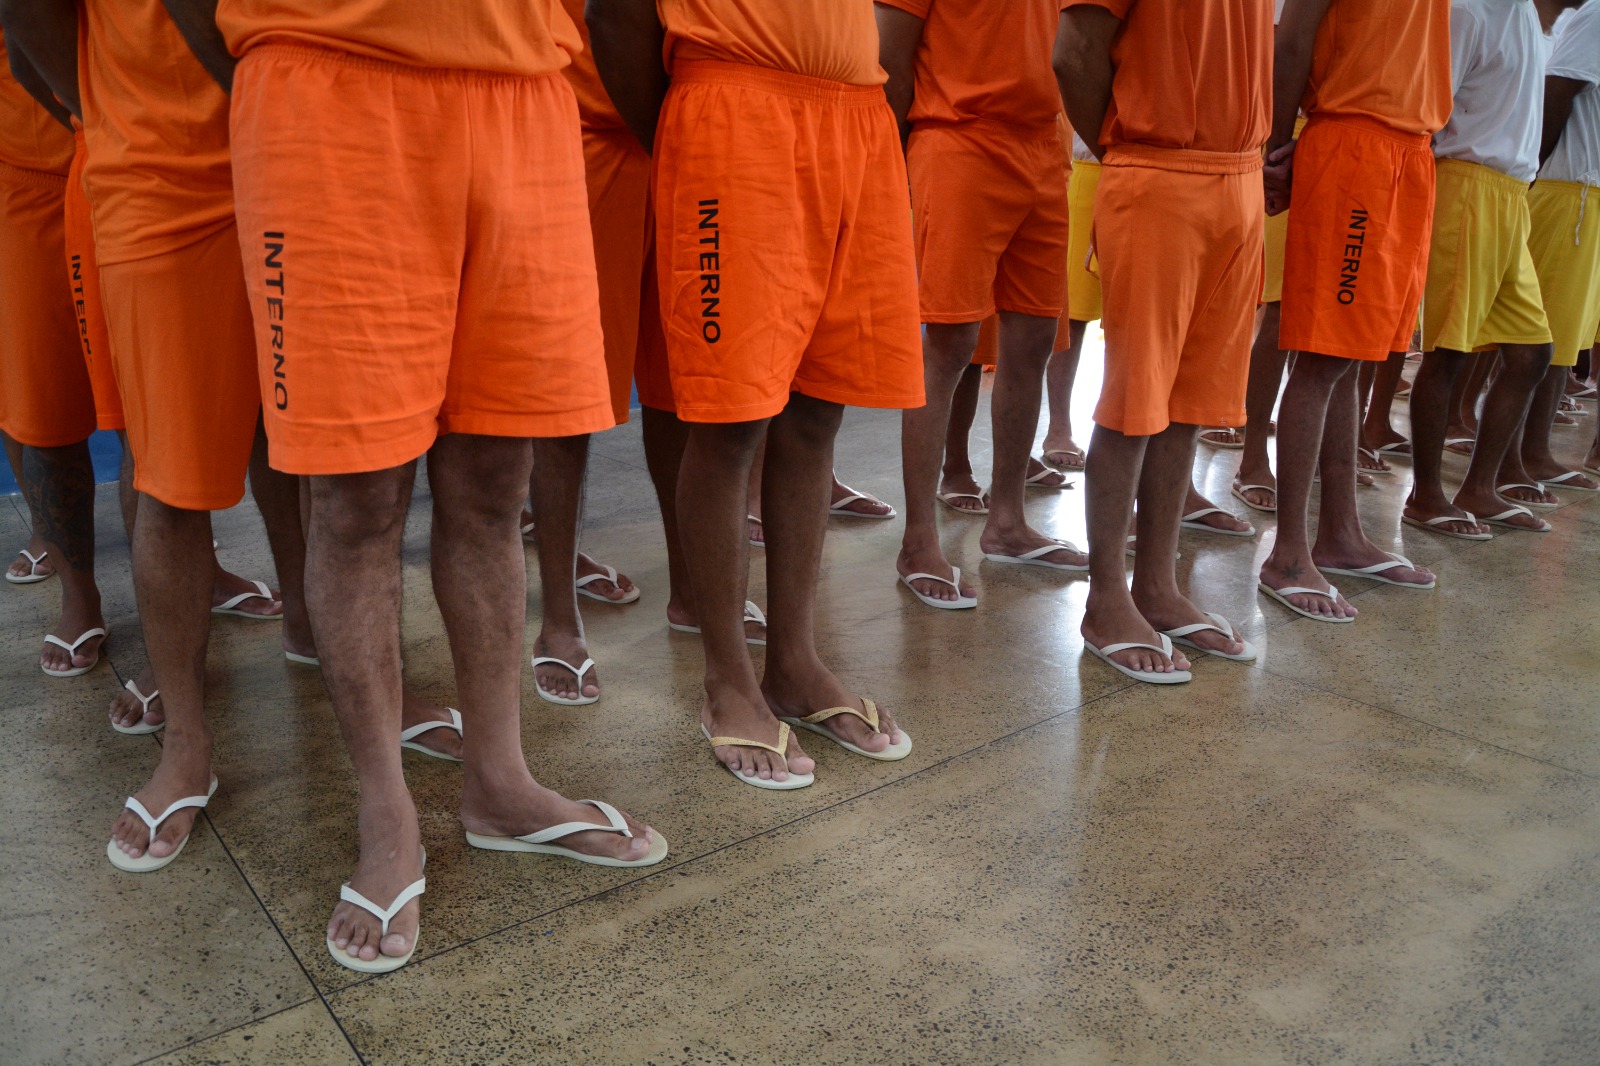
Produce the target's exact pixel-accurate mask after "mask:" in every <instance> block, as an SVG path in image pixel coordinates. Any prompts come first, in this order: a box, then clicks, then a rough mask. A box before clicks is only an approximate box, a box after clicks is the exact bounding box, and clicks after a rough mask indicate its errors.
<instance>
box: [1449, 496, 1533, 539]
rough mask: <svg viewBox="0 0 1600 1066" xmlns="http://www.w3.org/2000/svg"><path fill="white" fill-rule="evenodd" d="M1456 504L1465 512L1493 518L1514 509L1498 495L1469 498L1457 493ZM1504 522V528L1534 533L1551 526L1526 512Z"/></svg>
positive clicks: (1512, 516)
mask: <svg viewBox="0 0 1600 1066" xmlns="http://www.w3.org/2000/svg"><path fill="white" fill-rule="evenodd" d="M1454 502H1455V505H1456V506H1457V507H1458V508H1460V509H1461V510H1463V511H1467V512H1469V513H1471V514H1475V515H1482V516H1486V517H1491V518H1492V517H1494V516H1495V515H1499V514H1503V513H1504V512H1506V511H1509V510H1510V509H1511V507H1512V505H1511V504H1508V503H1507V502H1506V501H1505V500H1503V499H1501V498H1500V496H1499V494H1497V493H1490V494H1488V495H1485V496H1468V495H1466V494H1465V492H1457V493H1456V498H1455V501H1454ZM1502 521H1503V522H1504V523H1505V526H1504V527H1503V528H1509V529H1523V530H1529V531H1532V532H1540V531H1543V530H1545V529H1548V528H1549V526H1550V524H1549V523H1548V522H1546V521H1545V520H1544V519H1542V518H1540V517H1539V516H1537V515H1534V514H1530V513H1528V512H1526V511H1524V512H1523V513H1521V514H1515V515H1507V516H1506V517H1505V518H1504V519H1502Z"/></svg>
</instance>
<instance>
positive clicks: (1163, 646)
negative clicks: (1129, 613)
mask: <svg viewBox="0 0 1600 1066" xmlns="http://www.w3.org/2000/svg"><path fill="white" fill-rule="evenodd" d="M1157 635H1158V636H1159V637H1160V638H1161V643H1160V644H1145V643H1143V642H1142V641H1137V640H1128V641H1123V642H1122V643H1121V644H1107V645H1106V646H1105V647H1103V648H1101V649H1100V654H1101V655H1115V654H1116V653H1117V652H1119V651H1132V650H1133V649H1134V648H1143V649H1145V650H1146V651H1158V652H1160V653H1161V654H1162V655H1165V656H1166V657H1167V658H1169V659H1170V658H1172V638H1171V637H1169V636H1167V635H1166V634H1165V633H1160V634H1157Z"/></svg>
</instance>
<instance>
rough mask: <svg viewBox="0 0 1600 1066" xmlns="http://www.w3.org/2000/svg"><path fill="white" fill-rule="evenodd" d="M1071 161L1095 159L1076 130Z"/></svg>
mask: <svg viewBox="0 0 1600 1066" xmlns="http://www.w3.org/2000/svg"><path fill="white" fill-rule="evenodd" d="M1595 2H1596V3H1600V0H1595ZM1072 161H1073V162H1074V163H1082V162H1085V161H1087V162H1090V163H1093V162H1095V161H1096V160H1095V158H1094V153H1093V152H1091V151H1090V150H1089V146H1088V145H1087V144H1086V143H1084V140H1083V138H1082V137H1079V136H1078V131H1077V130H1073V131H1072Z"/></svg>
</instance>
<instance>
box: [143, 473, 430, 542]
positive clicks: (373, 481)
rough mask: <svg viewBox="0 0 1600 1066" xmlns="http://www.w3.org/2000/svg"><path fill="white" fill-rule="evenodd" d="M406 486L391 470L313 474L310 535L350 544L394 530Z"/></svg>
mask: <svg viewBox="0 0 1600 1066" xmlns="http://www.w3.org/2000/svg"><path fill="white" fill-rule="evenodd" d="M408 469H409V468H408ZM409 488H410V485H409V482H407V481H406V480H405V479H403V478H402V477H401V476H400V475H399V473H398V472H397V471H394V470H384V471H379V472H377V473H372V474H333V475H326V476H316V477H312V478H311V528H312V530H313V535H314V536H317V537H325V538H328V539H329V540H331V541H333V542H334V543H338V544H344V545H352V544H358V543H361V542H363V541H369V540H373V539H377V538H381V537H383V536H384V535H385V534H390V533H393V532H394V530H395V528H396V527H397V526H398V527H402V528H403V527H404V525H405V520H406V508H407V506H408V504H409V502H410V500H409V495H410V494H409V491H408V490H409ZM142 517H143V513H142V512H141V518H142Z"/></svg>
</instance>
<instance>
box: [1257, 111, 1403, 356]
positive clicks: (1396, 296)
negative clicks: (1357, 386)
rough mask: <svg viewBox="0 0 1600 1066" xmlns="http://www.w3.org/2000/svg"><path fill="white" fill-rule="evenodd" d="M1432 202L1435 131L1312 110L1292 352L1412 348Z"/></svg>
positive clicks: (1288, 256) (1295, 199)
mask: <svg viewBox="0 0 1600 1066" xmlns="http://www.w3.org/2000/svg"><path fill="white" fill-rule="evenodd" d="M1433 200H1434V164H1433V152H1432V150H1431V149H1430V148H1429V144H1428V138H1427V137H1424V136H1412V135H1410V134H1405V133H1400V132H1398V131H1396V130H1393V129H1390V128H1389V127H1388V126H1385V125H1383V124H1382V123H1381V122H1376V121H1373V120H1371V119H1363V118H1327V117H1323V116H1313V117H1312V118H1311V120H1310V122H1308V123H1307V124H1306V128H1305V132H1304V133H1302V134H1301V135H1300V142H1299V144H1298V145H1297V146H1296V147H1295V153H1294V191H1293V194H1292V196H1291V198H1290V210H1289V228H1288V238H1287V243H1286V244H1285V247H1284V253H1283V306H1282V310H1281V314H1282V316H1283V317H1282V325H1281V326H1280V327H1279V332H1278V337H1279V345H1280V346H1281V347H1282V348H1283V350H1284V351H1295V352H1317V353H1319V354H1321V355H1336V356H1340V357H1342V358H1345V359H1363V360H1368V361H1377V360H1382V359H1387V358H1388V357H1389V353H1390V352H1403V351H1405V350H1406V349H1407V348H1409V347H1410V346H1411V335H1412V334H1413V333H1415V332H1416V329H1417V309H1418V307H1419V306H1420V305H1421V303H1422V293H1423V289H1424V288H1425V287H1426V285H1427V282H1428V246H1429V242H1430V240H1431V235H1432V232H1433Z"/></svg>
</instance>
